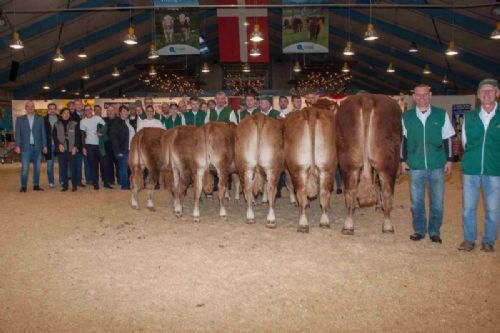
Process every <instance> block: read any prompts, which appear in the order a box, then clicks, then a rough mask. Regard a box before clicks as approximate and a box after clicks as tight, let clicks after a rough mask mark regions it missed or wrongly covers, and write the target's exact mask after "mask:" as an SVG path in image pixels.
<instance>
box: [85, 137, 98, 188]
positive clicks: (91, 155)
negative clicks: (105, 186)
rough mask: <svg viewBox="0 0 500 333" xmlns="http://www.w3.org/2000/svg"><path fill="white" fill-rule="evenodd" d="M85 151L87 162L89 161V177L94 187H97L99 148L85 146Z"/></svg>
mask: <svg viewBox="0 0 500 333" xmlns="http://www.w3.org/2000/svg"><path fill="white" fill-rule="evenodd" d="M85 149H87V160H88V161H89V167H90V175H91V177H92V183H93V185H94V187H98V186H99V155H100V153H99V146H98V145H85Z"/></svg>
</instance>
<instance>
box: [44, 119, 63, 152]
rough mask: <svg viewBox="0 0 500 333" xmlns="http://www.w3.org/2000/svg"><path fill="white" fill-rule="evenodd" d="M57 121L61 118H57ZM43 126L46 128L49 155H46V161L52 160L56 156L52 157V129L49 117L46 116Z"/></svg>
mask: <svg viewBox="0 0 500 333" xmlns="http://www.w3.org/2000/svg"><path fill="white" fill-rule="evenodd" d="M57 119H58V120H59V119H60V118H59V116H57ZM43 124H44V126H45V134H46V137H47V154H44V156H45V159H46V160H47V161H48V160H51V159H52V158H53V157H54V156H52V135H51V134H52V128H51V126H50V121H49V115H48V114H47V115H45V116H44V117H43Z"/></svg>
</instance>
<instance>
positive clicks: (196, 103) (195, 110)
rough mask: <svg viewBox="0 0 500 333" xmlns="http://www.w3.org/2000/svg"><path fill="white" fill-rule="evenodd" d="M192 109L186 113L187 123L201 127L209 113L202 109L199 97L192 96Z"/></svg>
mask: <svg viewBox="0 0 500 333" xmlns="http://www.w3.org/2000/svg"><path fill="white" fill-rule="evenodd" d="M190 102H191V109H189V110H187V111H186V112H185V113H184V120H185V122H186V123H185V125H192V126H196V127H201V126H203V125H204V124H205V117H206V116H207V114H206V113H205V112H203V111H201V110H200V100H199V99H198V97H191V99H190Z"/></svg>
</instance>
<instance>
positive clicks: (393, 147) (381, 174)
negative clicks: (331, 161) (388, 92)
mask: <svg viewBox="0 0 500 333" xmlns="http://www.w3.org/2000/svg"><path fill="white" fill-rule="evenodd" d="M336 118H337V119H336V121H337V151H338V156H339V166H340V171H341V173H342V180H343V183H344V188H345V204H346V207H347V218H346V220H345V223H344V227H343V229H342V233H343V234H346V235H352V234H353V233H354V222H353V220H352V214H353V212H354V209H355V207H356V199H358V201H359V205H360V206H367V205H372V204H374V203H376V201H377V199H378V197H379V193H380V192H381V193H380V194H381V197H382V208H383V210H384V215H385V220H384V224H383V227H382V231H383V232H394V227H393V226H392V222H391V215H390V214H391V210H392V199H393V194H394V183H395V181H396V176H397V172H398V169H399V147H400V144H401V109H400V108H399V106H398V103H397V102H396V101H394V100H393V99H392V98H390V97H388V96H384V95H372V94H361V95H355V96H350V97H348V98H347V99H346V100H344V101H343V102H342V104H341V105H340V108H339V109H338V111H337V117H336ZM375 174H376V175H377V176H378V179H379V182H378V183H379V184H378V183H377V182H376V181H375V180H376V179H375V178H376V177H375Z"/></svg>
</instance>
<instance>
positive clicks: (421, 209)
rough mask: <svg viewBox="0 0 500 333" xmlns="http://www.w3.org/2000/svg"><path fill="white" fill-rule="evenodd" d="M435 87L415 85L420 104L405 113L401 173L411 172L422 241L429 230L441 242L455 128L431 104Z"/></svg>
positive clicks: (415, 235) (416, 226)
mask: <svg viewBox="0 0 500 333" xmlns="http://www.w3.org/2000/svg"><path fill="white" fill-rule="evenodd" d="M431 97H432V92H431V88H430V87H429V86H428V85H426V84H420V85H418V86H416V87H415V90H414V93H413V100H414V101H415V104H416V107H414V108H413V109H411V110H408V111H406V112H405V113H403V118H402V122H403V142H402V145H401V172H402V173H403V174H407V173H408V171H409V172H410V192H411V200H412V207H411V211H412V215H413V231H414V233H413V235H411V236H410V239H411V240H413V241H419V240H421V239H423V238H424V237H425V235H426V234H427V233H428V234H429V236H430V239H431V241H432V242H434V243H441V242H442V241H441V236H440V228H441V224H442V223H443V201H444V200H443V199H444V174H445V173H446V174H447V175H449V174H451V170H452V167H453V164H452V161H453V156H452V151H451V137H452V136H453V135H455V130H454V129H453V126H452V125H451V122H450V119H449V117H448V114H447V113H446V111H445V110H443V109H440V108H437V107H435V106H431V104H430V101H431ZM427 186H428V187H429V202H430V216H429V223H428V224H427V218H426V211H425V188H426V187H427Z"/></svg>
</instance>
